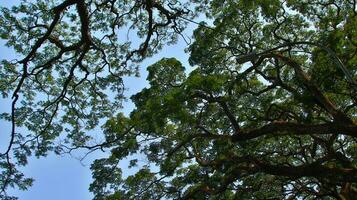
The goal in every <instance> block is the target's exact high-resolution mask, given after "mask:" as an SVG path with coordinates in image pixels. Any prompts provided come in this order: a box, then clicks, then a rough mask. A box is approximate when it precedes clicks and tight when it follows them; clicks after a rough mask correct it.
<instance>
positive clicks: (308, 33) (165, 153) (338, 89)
mask: <svg viewBox="0 0 357 200" xmlns="http://www.w3.org/2000/svg"><path fill="white" fill-rule="evenodd" d="M145 2H151V1H145ZM153 2H159V1H152V2H151V3H153ZM192 2H194V3H197V2H196V1H192ZM155 5H156V4H155ZM159 5H166V4H165V2H164V3H163V4H159ZM167 5H170V4H167ZM196 6H197V7H196V8H197V9H196V10H197V11H202V10H205V11H206V15H207V17H208V18H210V19H212V21H213V26H209V25H207V23H204V22H202V23H200V24H199V27H198V28H197V29H196V30H195V32H194V42H193V43H192V44H191V45H190V46H189V48H188V51H189V53H190V64H191V65H192V66H195V69H194V70H193V71H192V72H191V73H189V74H187V73H185V68H184V67H183V66H182V64H181V63H180V62H179V61H178V60H176V59H174V58H164V59H162V60H160V61H159V62H157V63H156V64H154V65H152V66H149V67H148V71H149V76H148V78H147V79H148V81H149V83H150V87H149V88H145V89H143V90H142V91H141V92H139V93H138V94H136V95H134V96H133V97H132V100H133V101H134V103H135V105H136V109H135V110H134V111H133V112H132V113H131V114H130V116H129V117H126V116H124V115H123V114H118V115H117V116H115V117H113V118H111V119H109V120H108V121H107V122H106V124H105V126H104V127H103V128H104V132H103V133H104V136H105V142H104V143H102V144H98V145H95V146H86V143H85V141H83V143H79V144H76V143H74V145H73V146H74V148H76V147H85V148H88V149H90V150H91V149H96V148H108V149H110V150H111V155H110V156H109V157H108V158H105V159H98V160H96V161H95V162H94V163H93V164H92V170H93V178H94V179H95V180H94V182H93V183H92V184H91V186H90V190H91V191H92V192H94V194H95V199H299V198H306V199H354V198H355V197H356V196H357V181H356V180H357V163H356V161H357V144H356V142H357V140H356V137H357V122H356V120H357V118H356V113H357V107H356V105H357V99H356V97H357V95H356V92H357V84H356V81H355V79H356V73H357V68H356V66H357V56H356V53H357V44H356V42H355V41H357V29H356V27H357V10H356V2H355V1H342V0H341V1H328V0H326V1H325V0H323V1H321V0H303V1H295V0H287V1H279V0H269V1H263V0H255V1H246V0H237V1H220V0H212V1H199V2H198V4H196ZM168 7H169V6H168ZM164 8H166V7H164ZM157 10H158V11H160V9H159V8H157ZM173 10H174V11H177V10H176V9H173ZM171 12H172V11H171ZM171 12H168V13H171ZM149 13H150V12H149ZM182 13H183V12H181V13H180V14H182ZM163 14H165V12H163ZM169 16H170V15H169ZM174 16H176V15H174ZM164 17H165V16H164ZM166 17H167V18H166V19H169V17H168V16H166ZM177 18H180V19H184V17H177ZM149 21H150V20H149ZM149 24H150V23H149ZM149 27H150V25H149ZM143 46H145V45H143ZM148 46H150V45H148ZM82 50H83V49H80V50H79V53H81V52H82ZM88 66H90V65H88ZM69 102H72V101H69ZM98 112H100V109H98ZM77 115H78V113H74V114H73V116H77ZM38 118H39V119H42V118H41V117H38ZM74 125H76V123H75V122H74ZM73 135H74V136H78V135H80V134H79V133H78V132H77V131H75V133H74V134H73ZM75 141H77V140H75ZM79 141H81V140H79ZM130 155H136V157H137V158H136V159H133V160H132V161H131V165H132V167H137V168H138V169H139V170H138V172H137V173H135V174H134V175H132V176H129V177H122V175H121V173H122V169H120V167H119V166H118V163H119V161H121V160H123V159H125V158H127V157H128V156H130ZM138 158H140V160H145V161H144V162H143V161H139V159H138ZM15 181H17V180H15Z"/></svg>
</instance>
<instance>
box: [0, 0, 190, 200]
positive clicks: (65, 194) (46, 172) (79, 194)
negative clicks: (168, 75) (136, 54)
mask: <svg viewBox="0 0 357 200" xmlns="http://www.w3.org/2000/svg"><path fill="white" fill-rule="evenodd" d="M18 2H19V0H0V6H6V7H9V6H11V5H14V4H16V3H18ZM192 28H193V27H191V28H190V30H192ZM185 47H186V44H185V43H184V41H183V40H182V39H180V41H179V42H178V43H177V44H176V45H174V46H169V47H165V48H164V49H163V50H162V51H161V52H160V53H159V54H157V55H156V56H154V57H152V58H149V59H146V60H145V61H144V62H143V63H142V64H141V77H140V78H134V77H130V78H125V84H126V87H128V88H129V90H128V91H127V92H126V95H127V96H130V95H131V94H135V93H136V92H138V91H140V90H141V89H142V88H144V87H145V86H147V82H146V76H147V72H146V70H145V69H146V67H147V66H148V65H150V64H153V63H155V62H156V61H158V60H159V59H161V58H162V57H176V58H177V59H178V60H180V61H181V62H183V64H184V65H185V66H188V62H187V60H188V55H187V54H185V53H184V48H185ZM14 57H15V54H14V53H13V51H11V49H8V48H6V47H5V46H4V41H1V40H0V60H2V59H9V58H14ZM0 67H2V66H0ZM10 104H11V101H10V99H2V98H0V113H2V112H4V111H7V112H8V111H10V106H11V105H10ZM132 109H133V104H132V103H131V102H126V103H125V104H124V110H122V112H124V113H129V112H130V111H131V110H132ZM0 130H1V131H0V152H3V151H4V149H5V148H6V147H7V142H8V140H9V136H10V124H9V123H8V122H5V121H1V120H0ZM97 131H100V130H97ZM77 154H78V153H77ZM105 155H106V154H105V153H100V152H95V153H93V154H91V155H90V156H89V157H88V158H87V159H86V160H85V161H84V163H85V164H86V165H84V166H83V165H82V164H81V163H80V162H79V161H78V160H77V159H76V158H74V157H71V156H70V155H64V156H57V155H54V154H50V155H49V156H47V157H45V158H40V159H36V158H34V157H31V158H30V159H29V164H28V165H27V166H25V167H24V168H23V172H24V173H25V175H26V176H27V177H32V178H34V179H35V182H34V185H33V186H32V187H31V188H30V189H29V190H27V191H18V190H11V191H10V192H9V194H11V195H15V196H17V197H19V200H48V199H51V200H72V199H73V200H78V199H81V200H87V199H91V198H92V196H93V195H92V194H91V193H90V192H89V191H88V187H89V184H90V183H91V181H92V180H91V171H90V169H89V167H90V164H91V162H92V161H93V160H94V159H96V158H100V157H101V156H105ZM120 166H121V167H122V168H123V169H122V170H123V172H124V174H125V171H128V170H127V169H126V166H127V163H126V162H125V161H124V162H122V163H121V164H120Z"/></svg>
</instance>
